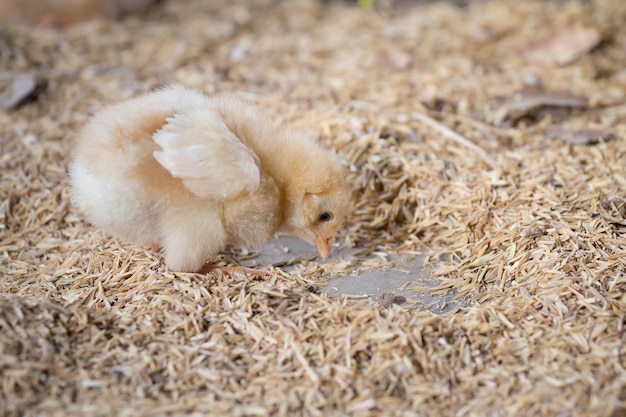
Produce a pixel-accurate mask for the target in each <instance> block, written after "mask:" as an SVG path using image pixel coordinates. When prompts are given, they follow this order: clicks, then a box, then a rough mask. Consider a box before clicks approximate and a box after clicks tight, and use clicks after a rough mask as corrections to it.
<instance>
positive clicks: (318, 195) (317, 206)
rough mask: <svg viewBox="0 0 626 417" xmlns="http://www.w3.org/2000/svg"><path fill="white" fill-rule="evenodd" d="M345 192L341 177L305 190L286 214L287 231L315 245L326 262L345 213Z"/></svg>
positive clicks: (346, 194)
mask: <svg viewBox="0 0 626 417" xmlns="http://www.w3.org/2000/svg"><path fill="white" fill-rule="evenodd" d="M348 206H349V202H348V191H347V189H346V187H345V185H344V183H343V182H342V180H341V179H340V178H332V179H329V181H328V182H326V183H325V184H324V185H323V186H321V187H320V186H317V187H314V188H312V189H308V190H305V191H304V193H303V194H302V195H301V200H300V201H297V202H296V204H293V206H292V210H290V213H289V214H288V217H289V218H288V219H287V225H288V227H287V229H288V230H287V231H288V232H290V233H291V234H293V235H295V236H297V237H299V238H301V239H304V240H306V241H307V242H310V243H311V244H313V245H315V247H316V248H317V251H318V252H319V254H320V256H321V257H322V258H323V259H324V260H326V259H327V258H328V256H329V255H330V247H331V244H332V242H333V238H334V237H335V234H336V233H337V231H338V230H339V228H340V227H341V225H342V223H343V220H344V219H345V217H346V215H347V213H348Z"/></svg>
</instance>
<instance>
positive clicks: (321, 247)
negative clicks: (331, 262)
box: [315, 235, 332, 260]
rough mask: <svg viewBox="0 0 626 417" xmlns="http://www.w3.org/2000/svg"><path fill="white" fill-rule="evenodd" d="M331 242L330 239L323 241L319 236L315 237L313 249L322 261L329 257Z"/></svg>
mask: <svg viewBox="0 0 626 417" xmlns="http://www.w3.org/2000/svg"><path fill="white" fill-rule="evenodd" d="M331 242H332V239H324V238H323V237H321V236H320V235H317V236H315V247H316V248H317V251H318V252H319V253H320V256H321V257H322V259H323V260H326V259H328V256H329V255H330V244H331Z"/></svg>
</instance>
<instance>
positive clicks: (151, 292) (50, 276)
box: [0, 0, 626, 417]
mask: <svg viewBox="0 0 626 417" xmlns="http://www.w3.org/2000/svg"><path fill="white" fill-rule="evenodd" d="M397 3H398V4H397V6H396V7H397V9H396V10H395V13H394V12H393V11H390V10H387V9H386V11H385V13H383V14H381V13H378V12H377V10H376V7H374V8H371V9H368V8H362V7H358V6H356V5H352V4H349V3H341V2H337V3H334V2H316V1H298V2H281V3H276V2H271V1H268V2H253V3H250V4H249V2H244V1H235V2H205V1H201V0H187V1H184V2H177V1H163V2H160V3H159V4H158V5H156V6H155V7H154V8H153V9H152V10H151V11H150V12H149V13H147V14H146V15H144V16H135V17H128V18H126V19H123V20H118V21H106V20H96V21H91V22H86V23H83V24H79V25H74V26H71V27H66V28H63V29H50V28H28V27H24V26H6V27H4V28H3V29H2V31H0V65H1V66H2V68H0V71H3V72H7V71H9V72H14V73H27V74H30V75H31V76H33V77H34V78H35V79H37V80H42V86H41V88H40V91H39V92H38V94H37V96H36V97H35V98H34V99H33V100H31V101H30V102H27V103H23V104H22V105H21V106H19V107H17V108H15V109H12V110H7V111H5V112H0V170H1V171H0V172H1V178H0V277H1V278H0V288H1V292H0V414H3V415H9V416H18V415H27V416H30V415H33V416H34V415H48V416H74V415H76V416H78V415H81V416H82V415H94V416H97V415H115V416H133V417H134V416H143V415H186V414H193V413H196V414H194V415H232V416H294V415H303V416H327V415H328V416H330V415H341V416H343V415H353V416H458V417H466V416H467V417H469V416H556V415H559V416H592V415H593V416H612V417H616V416H619V415H623V414H624V413H625V412H626V411H625V410H626V388H625V387H626V371H625V369H624V367H625V365H626V363H625V361H626V356H625V351H624V339H625V336H624V317H625V314H626V293H625V289H626V274H625V272H624V271H625V270H626V268H625V267H626V265H625V263H626V239H625V237H624V233H625V232H626V228H625V227H626V218H624V210H623V201H624V199H625V198H626V197H625V194H626V174H625V172H624V169H625V168H624V167H625V166H626V164H625V162H626V161H625V158H626V152H624V149H623V148H624V146H623V144H624V140H625V137H624V133H625V129H624V121H625V120H626V106H624V103H625V99H626V87H624V86H625V85H626V84H625V83H624V80H625V73H624V70H623V62H624V60H625V59H626V32H624V31H623V30H621V28H622V26H623V22H624V19H626V6H624V4H623V2H616V1H611V0H595V1H590V2H546V1H543V0H531V1H525V2H518V1H513V0H511V1H505V0H487V1H476V2H471V4H470V6H468V7H467V8H458V7H455V6H453V5H451V4H449V3H444V2H438V3H431V4H428V5H422V4H418V5H411V6H407V5H406V4H405V2H397ZM571 27H593V28H598V33H599V34H600V36H601V37H602V41H601V42H600V44H599V45H598V46H597V47H596V48H595V49H594V50H593V51H591V52H588V53H587V54H583V55H581V56H579V57H577V58H576V60H575V61H574V62H572V63H569V64H568V65H562V66H556V65H551V64H550V63H549V62H550V61H549V60H547V61H544V63H536V62H528V61H525V60H524V59H523V56H522V55H521V54H520V51H524V50H527V49H528V47H529V45H536V43H537V42H538V41H539V40H540V39H545V38H546V37H549V36H550V34H551V33H562V32H563V31H567V30H568V29H569V28H571ZM561 52H562V51H561ZM528 80H535V81H536V80H540V82H541V84H542V85H543V86H544V88H545V90H546V91H561V92H565V93H567V94H570V95H572V96H576V97H585V98H586V99H587V101H586V105H585V106H583V107H557V108H554V107H550V106H549V105H547V106H543V105H542V106H540V107H537V106H530V107H528V108H526V109H524V111H523V112H521V113H516V114H515V117H508V118H507V117H503V118H500V119H498V123H497V126H496V125H494V123H493V122H494V120H496V118H495V117H494V115H498V114H505V113H506V112H505V113H503V112H502V111H501V109H502V107H501V106H502V103H507V102H508V103H510V102H511V101H512V100H513V98H514V97H515V95H516V94H517V92H518V91H520V90H521V89H522V88H523V87H524V84H525V83H526V82H527V81H528ZM167 81H176V82H180V83H183V84H186V85H189V86H190V87H195V88H199V89H202V90H204V91H206V92H209V93H211V92H216V91H241V92H242V95H243V96H244V97H246V98H248V99H251V100H254V101H256V102H257V104H258V105H259V106H261V107H264V108H266V109H267V110H269V111H273V112H275V113H276V114H277V119H278V121H288V122H290V123H293V124H295V125H297V126H298V127H301V128H307V129H310V130H311V131H312V132H315V133H319V134H320V136H321V140H322V141H323V142H325V143H327V144H328V145H329V146H332V147H333V148H335V149H337V151H338V153H339V155H340V157H341V158H342V160H343V161H344V162H345V168H346V172H347V173H348V174H347V178H348V181H349V184H350V186H351V187H352V189H353V197H354V198H353V200H354V205H353V210H352V212H351V214H350V216H349V218H348V222H347V224H346V227H345V228H344V230H343V231H342V236H341V239H342V242H343V243H344V244H345V245H347V246H351V247H355V248H356V249H357V250H359V251H360V252H361V253H362V257H364V258H365V260H363V261H353V262H343V261H341V260H334V261H333V260H331V262H330V263H328V264H321V265H318V264H317V263H316V262H311V261H310V260H301V259H300V260H298V262H304V267H303V268H301V269H299V270H296V272H292V273H286V272H284V271H283V270H281V265H276V266H275V267H274V268H273V269H271V272H272V273H271V276H270V277H268V278H254V277H247V276H245V275H244V276H234V277H228V276H224V275H222V274H220V273H219V272H216V273H215V274H208V275H201V274H176V273H172V272H170V271H168V270H166V269H165V267H164V265H163V260H162V258H161V257H160V256H159V255H158V254H155V253H153V252H151V251H150V250H149V249H148V248H136V247H132V246H130V245H128V244H126V243H124V242H119V241H116V240H113V239H111V238H110V237H109V236H106V235H104V234H102V233H100V232H98V231H95V230H93V229H92V228H91V227H90V226H89V225H87V224H85V223H84V222H83V221H82V220H81V218H80V215H79V214H78V213H76V212H75V210H74V209H73V208H72V207H71V206H70V205H69V203H68V201H69V199H68V186H67V181H66V175H65V171H66V166H67V156H68V149H69V146H70V143H71V140H72V139H73V138H74V137H75V135H76V133H77V131H78V129H80V127H81V126H82V124H83V123H84V122H85V120H86V118H87V117H88V116H89V115H90V114H92V113H93V112H94V111H96V110H97V109H98V108H100V107H102V106H103V105H106V104H108V103H113V102H116V101H119V100H121V99H123V98H126V97H129V96H132V95H134V94H137V93H140V92H144V91H148V90H150V89H151V88H154V87H156V86H158V85H161V84H162V83H164V82H167ZM416 115H418V116H417V117H416ZM505 116H506V114H505ZM555 129H556V131H560V132H579V131H597V132H610V134H611V135H612V140H604V137H603V135H599V136H597V135H596V136H597V138H596V139H597V140H594V141H589V143H570V142H568V141H567V140H566V139H567V138H562V139H563V140H555V139H553V132H554V131H555ZM551 132H552V133H551ZM312 250H313V249H312ZM415 251H421V252H424V253H428V259H429V271H430V273H431V278H430V279H431V280H432V283H433V286H434V287H436V290H435V291H434V292H433V294H435V295H437V294H446V293H447V292H453V293H455V294H456V297H457V298H459V299H460V300H462V301H463V306H466V307H462V308H457V309H455V310H453V311H452V312H450V313H448V314H446V315H437V314H434V313H432V312H429V311H422V310H420V308H419V307H415V305H413V306H410V307H406V306H405V305H397V304H394V303H393V302H388V301H389V300H383V301H384V302H382V303H379V302H378V300H375V299H374V300H370V299H362V298H348V297H344V298H327V297H324V296H321V295H319V288H320V286H323V285H324V283H325V282H326V280H327V279H328V278H329V276H331V275H332V274H341V273H346V272H350V271H351V270H358V269H359V268H375V267H377V266H380V265H385V262H387V261H386V259H388V258H389V255H390V254H395V253H399V252H415ZM233 256H235V257H236V254H234V255H233ZM222 260H226V261H228V258H227V257H225V258H223V259H222ZM218 261H219V260H218ZM283 266H284V265H283ZM394 300H395V299H394ZM381 304H382V305H381Z"/></svg>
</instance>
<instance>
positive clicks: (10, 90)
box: [0, 71, 37, 110]
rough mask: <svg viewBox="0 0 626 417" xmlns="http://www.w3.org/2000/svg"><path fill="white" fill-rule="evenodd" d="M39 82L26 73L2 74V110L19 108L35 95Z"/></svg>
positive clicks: (0, 83) (0, 73) (0, 89)
mask: <svg viewBox="0 0 626 417" xmlns="http://www.w3.org/2000/svg"><path fill="white" fill-rule="evenodd" d="M36 87H37V81H35V78H33V77H32V76H31V75H29V74H27V73H25V72H12V71H8V72H0V108H2V109H5V110H8V109H12V108H14V107H16V106H18V105H19V104H20V103H22V102H23V101H24V100H26V99H27V98H29V97H31V96H32V95H33V94H34V93H35V88H36Z"/></svg>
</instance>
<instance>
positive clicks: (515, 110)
mask: <svg viewBox="0 0 626 417" xmlns="http://www.w3.org/2000/svg"><path fill="white" fill-rule="evenodd" d="M588 104H589V99H588V98H587V97H585V96H581V95H576V94H570V93H567V92H563V91H552V90H545V89H544V88H543V87H541V86H535V85H525V86H524V87H523V88H522V89H521V90H520V91H518V92H516V93H515V95H514V96H513V98H512V99H511V100H510V101H509V102H508V103H506V104H505V105H503V106H502V107H501V108H500V109H498V110H497V111H496V112H495V114H494V116H492V119H493V120H494V123H495V124H496V125H499V124H502V123H503V122H504V121H505V120H517V119H520V118H522V117H525V116H528V115H529V114H531V113H532V112H533V111H535V110H537V109H539V108H541V107H559V108H585V107H587V105H588Z"/></svg>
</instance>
